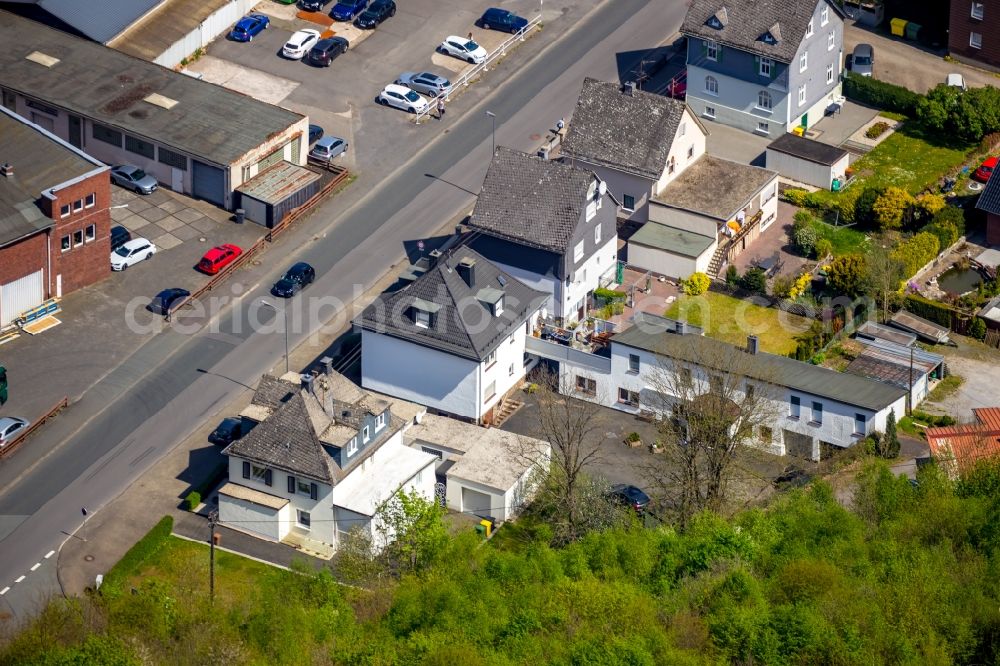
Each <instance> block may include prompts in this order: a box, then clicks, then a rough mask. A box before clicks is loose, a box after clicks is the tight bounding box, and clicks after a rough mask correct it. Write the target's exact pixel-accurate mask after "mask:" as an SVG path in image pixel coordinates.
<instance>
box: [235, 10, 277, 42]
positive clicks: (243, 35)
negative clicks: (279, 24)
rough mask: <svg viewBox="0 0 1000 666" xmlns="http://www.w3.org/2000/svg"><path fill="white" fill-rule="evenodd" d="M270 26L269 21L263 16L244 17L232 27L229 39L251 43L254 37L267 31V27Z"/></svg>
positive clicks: (251, 15)
mask: <svg viewBox="0 0 1000 666" xmlns="http://www.w3.org/2000/svg"><path fill="white" fill-rule="evenodd" d="M270 24H271V19H269V18H267V17H266V16H264V15H263V14H250V15H249V16H244V17H243V18H241V19H240V20H239V21H237V22H236V25H235V26H233V29H232V31H230V33H229V38H230V39H232V40H233V41H235V42H252V41H253V38H254V36H255V35H259V34H260V33H262V32H264V31H265V30H267V26H269V25H270Z"/></svg>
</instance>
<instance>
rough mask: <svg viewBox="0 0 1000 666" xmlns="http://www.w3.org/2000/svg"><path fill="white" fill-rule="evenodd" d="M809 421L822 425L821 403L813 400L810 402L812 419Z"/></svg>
mask: <svg viewBox="0 0 1000 666" xmlns="http://www.w3.org/2000/svg"><path fill="white" fill-rule="evenodd" d="M810 423H816V424H820V425H822V423H823V403H822V402H813V404H812V421H810Z"/></svg>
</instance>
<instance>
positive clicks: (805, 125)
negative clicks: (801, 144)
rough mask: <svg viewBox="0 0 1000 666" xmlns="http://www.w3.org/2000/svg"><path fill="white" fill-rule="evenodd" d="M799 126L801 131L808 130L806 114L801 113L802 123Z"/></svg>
mask: <svg viewBox="0 0 1000 666" xmlns="http://www.w3.org/2000/svg"><path fill="white" fill-rule="evenodd" d="M799 124H800V125H801V126H802V127H803V129H809V114H808V113H803V114H802V122H801V123H799Z"/></svg>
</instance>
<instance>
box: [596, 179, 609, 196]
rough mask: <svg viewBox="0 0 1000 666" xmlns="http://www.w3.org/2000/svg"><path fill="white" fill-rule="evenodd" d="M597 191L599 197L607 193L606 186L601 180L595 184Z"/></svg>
mask: <svg viewBox="0 0 1000 666" xmlns="http://www.w3.org/2000/svg"><path fill="white" fill-rule="evenodd" d="M597 191H598V192H600V193H601V196H602V197H603V196H604V195H605V194H607V193H608V184H607V183H605V182H604V181H603V180H602V181H601V182H599V183H598V184H597Z"/></svg>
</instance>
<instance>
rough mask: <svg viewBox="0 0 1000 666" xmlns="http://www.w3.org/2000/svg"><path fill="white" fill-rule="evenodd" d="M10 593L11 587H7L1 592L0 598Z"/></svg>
mask: <svg viewBox="0 0 1000 666" xmlns="http://www.w3.org/2000/svg"><path fill="white" fill-rule="evenodd" d="M8 592H10V588H9V587H5V588H3V589H2V590H0V596H3V595H5V594H7V593H8Z"/></svg>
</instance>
